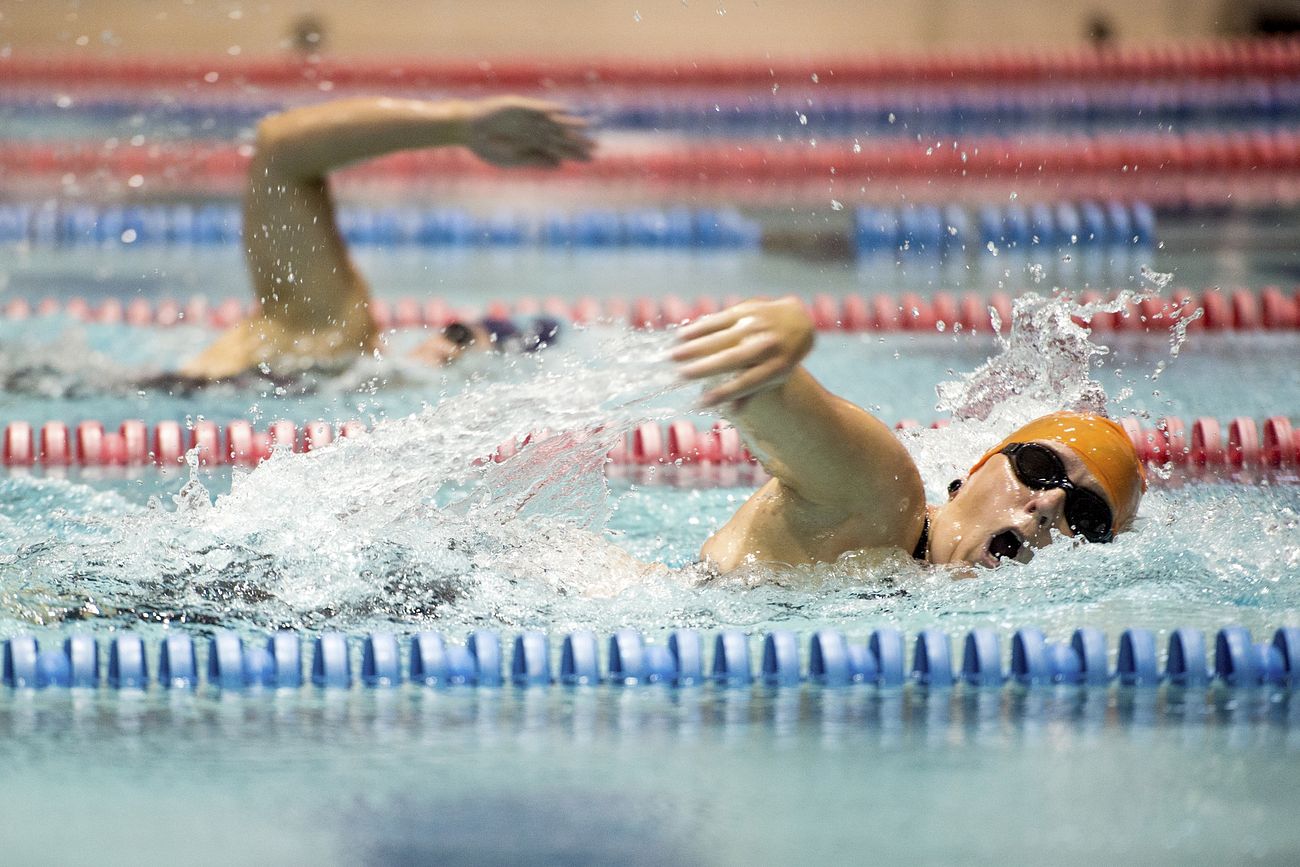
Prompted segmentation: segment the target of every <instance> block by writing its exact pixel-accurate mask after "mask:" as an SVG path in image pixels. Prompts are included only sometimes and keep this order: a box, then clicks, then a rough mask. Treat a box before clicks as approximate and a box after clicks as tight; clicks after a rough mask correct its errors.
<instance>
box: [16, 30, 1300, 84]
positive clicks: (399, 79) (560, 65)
mask: <svg viewBox="0 0 1300 867" xmlns="http://www.w3.org/2000/svg"><path fill="white" fill-rule="evenodd" d="M814 75H815V76H816V79H815V83H817V84H818V85H820V86H823V87H834V86H835V85H841V86H856V87H861V86H869V85H873V84H888V83H915V82H918V81H925V82H935V83H946V84H949V85H951V86H953V87H969V86H970V85H972V84H977V83H989V84H993V83H1016V84H1025V83H1039V82H1047V83H1060V82H1061V81H1062V80H1073V81H1079V82H1086V83H1096V82H1098V81H1107V80H1108V81H1120V82H1125V83H1130V84H1131V83H1134V82H1137V81H1141V80H1148V79H1175V80H1186V79H1189V78H1190V79H1206V80H1221V79H1225V78H1239V77H1262V78H1274V77H1297V76H1300V40H1296V39H1267V40H1265V39H1258V40H1218V41H1213V42H1205V43H1199V44H1183V45H1164V44H1161V45H1132V46H1121V47H1118V48H1113V47H1109V46H1108V47H1106V48H1104V49H1098V48H1090V47H1079V48H1064V49H1062V48H1054V49H1052V50H1051V51H1047V50H1042V49H1022V50H1014V51H1008V50H998V51H989V50H980V51H966V52H945V53H936V54H925V55H920V54H902V53H898V54H880V55H874V56H870V57H850V58H819V59H812V60H780V59H778V60H773V59H763V60H761V61H748V60H704V61H691V62H662V61H661V62H653V61H636V60H603V61H602V60H592V61H542V60H537V61H505V62H496V61H493V62H485V61H475V62H464V61H459V62H458V61H430V60H428V59H427V58H408V59H404V60H387V59H386V60H360V59H358V60H347V59H329V58H323V59H319V60H314V61H303V60H296V59H286V58H281V57H276V58H267V59H256V58H252V59H246V58H241V59H232V58H229V57H210V58H197V59H196V58H184V59H182V58H168V59H142V58H105V57H85V56H75V55H68V54H62V55H57V56H37V55H30V56H29V55H23V54H21V53H20V54H16V55H8V54H7V55H6V56H4V57H3V58H0V78H3V79H4V80H5V81H6V82H7V83H8V84H10V85H11V86H17V85H27V86H35V85H47V86H54V85H59V86H63V87H67V86H72V85H96V86H99V87H105V86H117V87H140V86H145V85H148V86H153V87H165V86H175V87H182V86H184V87H190V88H200V89H202V88H208V89H240V88H247V87H249V86H258V87H288V88H315V89H319V88H320V87H321V83H322V82H328V83H329V86H330V87H339V88H342V87H389V88H391V87H402V86H411V87H425V88H429V87H437V88H453V87H454V88H466V87H484V88H491V87H509V88H538V87H540V88H545V89H548V90H552V89H554V88H557V87H565V88H605V87H609V86H610V85H627V86H634V87H649V86H681V85H688V86H689V85H693V86H715V87H716V86H736V85H753V86H766V87H769V88H770V87H771V85H772V83H773V82H774V81H778V82H781V83H782V84H783V85H793V84H796V83H798V82H807V81H810V80H813V79H812V76H814Z"/></svg>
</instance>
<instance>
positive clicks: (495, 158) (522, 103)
mask: <svg viewBox="0 0 1300 867" xmlns="http://www.w3.org/2000/svg"><path fill="white" fill-rule="evenodd" d="M470 112H471V116H470V120H469V126H468V129H467V132H466V140H465V144H466V146H468V147H469V149H470V150H472V151H473V152H474V153H475V154H477V155H478V156H479V158H480V159H482V160H484V161H485V162H489V163H492V164H493V165H496V166H543V167H546V168H554V167H555V166H558V165H559V164H560V163H561V162H563V161H564V160H589V159H591V151H592V148H594V147H595V142H593V141H592V140H591V138H589V137H588V136H587V134H586V132H585V130H586V127H587V123H586V121H584V120H583V119H582V118H579V117H574V116H573V115H570V114H566V113H565V111H564V109H563V108H561V107H560V106H558V105H554V104H552V103H549V102H542V101H540V100H535V99H523V98H520V97H515V96H503V97H498V98H495V99H485V100H483V101H482V102H478V103H472V104H471V106H470Z"/></svg>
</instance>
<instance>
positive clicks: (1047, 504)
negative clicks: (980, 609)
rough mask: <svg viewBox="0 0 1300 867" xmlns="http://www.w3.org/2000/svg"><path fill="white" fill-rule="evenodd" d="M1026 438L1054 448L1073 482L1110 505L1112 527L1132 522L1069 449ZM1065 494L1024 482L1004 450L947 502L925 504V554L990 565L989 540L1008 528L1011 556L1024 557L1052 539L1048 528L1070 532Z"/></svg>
mask: <svg viewBox="0 0 1300 867" xmlns="http://www.w3.org/2000/svg"><path fill="white" fill-rule="evenodd" d="M1031 442H1036V443H1039V444H1041V445H1043V446H1046V447H1047V448H1049V449H1051V450H1052V451H1053V452H1055V453H1056V455H1057V456H1058V457H1060V459H1061V462H1062V463H1063V464H1064V465H1065V472H1066V475H1067V476H1069V478H1070V480H1071V481H1072V482H1073V483H1074V484H1075V486H1076V487H1078V488H1084V489H1087V490H1089V491H1091V492H1092V493H1094V494H1096V495H1097V496H1099V497H1101V498H1102V500H1104V501H1105V503H1106V505H1108V506H1110V509H1111V513H1112V514H1113V515H1114V516H1115V521H1114V526H1115V530H1116V532H1119V531H1120V530H1122V529H1123V528H1125V527H1127V526H1128V525H1129V524H1130V523H1131V522H1132V520H1133V515H1132V514H1130V513H1125V512H1122V511H1121V510H1119V509H1117V508H1116V506H1115V503H1113V502H1111V500H1110V498H1109V497H1108V496H1106V493H1105V490H1104V489H1103V488H1102V487H1101V485H1100V484H1099V483H1098V482H1097V479H1096V477H1095V476H1093V474H1092V473H1091V472H1089V471H1088V469H1087V467H1086V466H1084V463H1083V461H1082V460H1081V459H1080V458H1079V456H1078V455H1077V454H1076V453H1075V452H1074V450H1073V449H1071V448H1070V447H1068V446H1065V445H1062V444H1061V443H1058V442H1055V441H1054V440H1031ZM1065 494H1066V492H1065V491H1064V490H1063V489H1061V488H1050V489H1047V490H1041V491H1040V490H1034V489H1033V488H1030V487H1029V486H1027V485H1025V484H1024V483H1023V482H1021V481H1020V479H1019V478H1018V477H1017V476H1016V473H1015V470H1014V469H1013V468H1012V465H1011V459H1010V458H1009V457H1008V456H1007V455H1003V454H997V455H994V456H993V457H991V458H990V459H989V460H988V462H987V463H985V464H984V466H982V467H980V468H979V470H977V471H976V472H975V473H973V474H972V475H971V476H970V477H969V478H967V479H966V480H965V481H964V482H963V484H962V486H961V488H960V489H958V491H957V492H956V493H955V494H954V495H953V496H952V498H951V499H949V500H948V502H947V503H944V504H943V505H942V506H933V507H931V509H930V547H929V554H930V556H929V560H930V562H931V563H950V564H962V563H965V564H970V565H976V566H985V567H988V568H993V567H995V566H997V565H998V564H999V562H1000V561H1001V559H1002V558H1001V557H999V556H998V554H997V552H996V550H995V551H990V546H991V545H992V543H993V541H994V539H996V538H997V537H998V536H999V535H1000V534H1002V533H1005V532H1008V531H1010V532H1011V533H1013V534H1014V535H1015V537H1016V538H1017V539H1018V540H1019V542H1020V546H1019V551H1018V552H1017V553H1016V555H1015V559H1016V560H1018V561H1020V562H1022V563H1025V562H1028V561H1029V560H1030V559H1031V558H1032V557H1033V551H1034V549H1036V548H1043V547H1046V546H1047V545H1050V544H1051V543H1052V541H1053V539H1054V538H1055V537H1054V534H1053V531H1055V532H1056V533H1059V534H1060V535H1063V536H1066V537H1073V536H1074V535H1075V534H1074V531H1072V530H1071V529H1070V527H1069V525H1068V524H1067V523H1066V520H1065Z"/></svg>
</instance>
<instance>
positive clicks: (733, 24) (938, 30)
mask: <svg viewBox="0 0 1300 867" xmlns="http://www.w3.org/2000/svg"><path fill="white" fill-rule="evenodd" d="M1297 21H1300V2H1293V0H1087V2H1070V0H1060V2H1046V0H1037V2H1035V0H604V2H597V0H484V2H467V0H376V2H362V0H310V2H308V0H249V2H206V0H84V2H70V0H0V51H22V52H27V51H57V52H64V51H69V50H76V51H84V52H87V53H92V52H93V53H112V54H116V55H130V54H140V55H176V54H198V55H205V56H206V55H212V54H228V55H238V56H265V55H269V54H275V53H280V52H285V51H290V50H295V48H297V49H298V50H310V49H311V48H312V47H318V48H320V50H322V51H323V52H325V53H336V54H341V55H351V56H357V55H371V56H373V55H385V54H386V55H403V56H414V57H424V58H437V57H447V58H459V57H467V56H481V57H529V58H547V57H564V56H570V57H601V56H621V57H643V58H647V59H649V58H659V59H664V58H673V57H683V58H690V57H710V58H725V57H732V56H734V57H751V58H752V57H754V56H763V55H770V56H772V57H805V56H817V55H832V56H845V55H851V54H861V53H864V52H875V51H882V50H894V51H899V50H916V49H933V48H977V47H987V46H991V45H1002V46H1007V47H1017V48H1025V47H1032V46H1045V47H1051V46H1066V45H1078V44H1081V43H1084V42H1088V41H1096V40H1103V39H1110V40H1114V41H1116V42H1119V43H1121V44H1123V43H1134V42H1150V41H1151V40H1195V39H1204V38H1208V37H1211V36H1221V35H1230V34H1246V33H1252V32H1278V31H1286V30H1291V29H1294V27H1295V24H1296V22H1297Z"/></svg>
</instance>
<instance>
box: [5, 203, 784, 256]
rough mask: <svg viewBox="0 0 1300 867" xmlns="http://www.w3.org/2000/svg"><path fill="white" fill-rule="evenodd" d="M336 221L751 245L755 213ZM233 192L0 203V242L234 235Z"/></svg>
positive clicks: (457, 233)
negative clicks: (226, 195) (190, 197)
mask: <svg viewBox="0 0 1300 867" xmlns="http://www.w3.org/2000/svg"><path fill="white" fill-rule="evenodd" d="M338 222H339V229H340V231H342V233H343V236H344V238H346V239H347V241H348V242H349V243H352V244H359V245H368V244H374V245H383V246H388V247H394V246H416V247H447V246H524V245H540V246H558V247H570V246H574V247H696V248H727V249H735V248H752V247H756V246H758V244H759V242H760V241H761V236H762V230H761V227H760V226H759V224H758V222H757V221H755V220H752V219H749V218H748V217H745V216H744V215H743V214H741V213H740V212H739V211H736V210H734V209H730V208H638V209H634V210H629V211H618V210H613V209H588V210H581V211H574V212H551V213H546V214H534V213H521V212H514V211H501V212H498V213H494V214H487V215H483V214H474V213H471V212H469V211H463V210H458V209H454V208H418V207H401V206H399V207H387V208H370V207H362V206H347V205H345V206H343V207H341V208H340V209H339V213H338ZM241 224H242V218H241V215H240V208H239V205H238V204H237V203H234V202H209V203H206V204H199V205H192V204H188V203H180V204H142V205H119V204H111V205H95V204H87V203H76V202H53V201H51V202H44V203H41V204H30V203H0V242H7V243H17V242H27V243H31V244H36V245H40V246H78V245H128V246H137V245H147V246H158V245H201V246H212V245H221V244H235V243H237V242H238V241H239V237H240V231H241Z"/></svg>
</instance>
